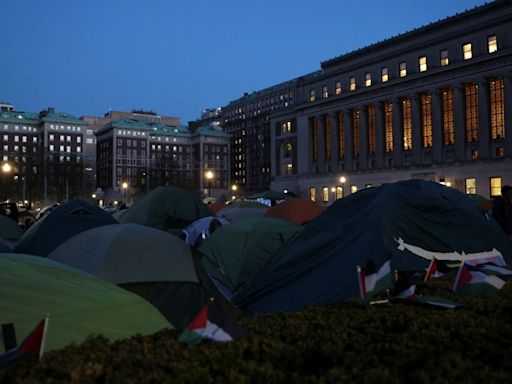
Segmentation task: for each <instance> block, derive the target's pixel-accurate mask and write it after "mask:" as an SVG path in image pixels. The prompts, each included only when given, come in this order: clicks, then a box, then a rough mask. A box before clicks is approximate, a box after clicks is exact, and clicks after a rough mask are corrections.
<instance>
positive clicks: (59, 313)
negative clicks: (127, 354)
mask: <svg viewBox="0 0 512 384" xmlns="http://www.w3.org/2000/svg"><path fill="white" fill-rule="evenodd" d="M46 314H48V315H49V317H50V322H49V326H48V332H47V337H46V343H45V350H46V351H48V350H52V349H58V348H62V347H64V346H66V345H68V344H70V343H81V342H83V341H85V340H86V339H87V338H88V337H89V336H91V335H103V336H105V337H107V338H108V339H110V340H116V339H122V338H127V337H130V336H133V335H136V334H142V335H150V334H153V333H155V332H158V331H159V330H161V329H164V328H172V326H171V325H170V324H169V322H168V321H167V320H166V319H165V318H164V317H163V316H162V315H161V314H160V313H159V312H158V311H157V310H156V309H155V308H153V306H152V305H151V304H149V303H148V302H146V301H145V300H144V299H142V298H140V297H139V296H137V295H135V294H133V293H130V292H128V291H126V290H124V289H121V288H119V287H116V286H115V285H113V284H111V283H108V282H106V281H102V280H99V279H96V278H94V277H92V276H90V275H87V274H85V273H83V272H80V271H78V270H75V269H73V268H70V267H67V266H65V265H62V264H59V263H57V262H54V261H52V260H48V259H45V258H41V257H35V256H29V255H23V254H0V322H1V323H2V324H3V323H14V326H15V329H16V336H17V339H18V342H21V341H22V340H23V339H24V338H25V337H26V336H27V335H28V334H29V333H30V332H31V331H32V330H33V329H34V327H35V326H36V325H37V324H38V323H39V322H40V321H41V320H42V319H43V318H44V317H45V316H46ZM0 351H1V352H0V353H3V352H4V346H3V342H2V343H0Z"/></svg>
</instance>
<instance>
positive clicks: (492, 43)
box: [487, 35, 498, 53]
mask: <svg viewBox="0 0 512 384" xmlns="http://www.w3.org/2000/svg"><path fill="white" fill-rule="evenodd" d="M497 50H498V40H497V39H496V35H492V36H489V37H488V38H487V52H489V53H494V52H496V51H497Z"/></svg>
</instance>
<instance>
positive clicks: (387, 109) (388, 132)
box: [384, 101, 393, 153]
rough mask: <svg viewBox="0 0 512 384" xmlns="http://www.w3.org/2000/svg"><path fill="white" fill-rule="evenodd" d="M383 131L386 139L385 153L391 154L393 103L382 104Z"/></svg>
mask: <svg viewBox="0 0 512 384" xmlns="http://www.w3.org/2000/svg"><path fill="white" fill-rule="evenodd" d="M384 131H385V139H386V152H387V153H389V152H393V103H391V102H389V101H386V102H385V103H384Z"/></svg>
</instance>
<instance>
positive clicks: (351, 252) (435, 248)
mask: <svg viewBox="0 0 512 384" xmlns="http://www.w3.org/2000/svg"><path fill="white" fill-rule="evenodd" d="M491 255H502V256H503V257H504V258H505V261H506V262H511V261H512V242H511V241H510V239H508V238H507V237H506V236H505V235H504V234H503V231H500V228H499V227H498V225H497V224H496V223H495V222H494V221H493V220H492V218H490V216H489V215H488V214H486V213H485V212H484V211H482V209H481V208H480V207H478V206H477V205H476V204H474V202H473V201H472V200H470V199H469V198H468V197H467V196H465V195H464V194H463V193H461V192H459V191H456V190H455V189H452V188H448V187H445V186H442V185H440V184H438V183H434V182H428V181H421V180H409V181H403V182H398V183H394V184H385V185H383V186H380V187H375V188H369V189H365V190H363V191H360V192H358V193H356V194H353V195H350V196H348V197H346V198H343V199H340V200H337V201H336V202H335V203H333V204H332V205H331V206H329V207H328V208H327V209H326V210H325V211H324V212H323V213H322V214H320V215H319V216H318V217H317V218H316V219H314V220H313V221H311V222H310V223H308V224H306V225H305V226H304V228H303V229H302V231H301V232H300V233H299V234H298V235H297V236H296V237H295V238H293V239H292V240H291V241H290V242H289V243H288V244H287V246H286V247H285V248H283V249H282V251H281V252H279V253H278V254H277V255H276V256H275V257H274V258H273V259H272V260H271V261H270V262H269V263H268V264H267V265H266V266H265V268H264V269H263V270H262V271H261V272H260V273H259V274H258V276H256V278H254V279H253V280H252V282H251V284H250V285H249V286H248V287H247V288H246V289H245V290H244V291H242V292H240V293H239V294H238V295H237V297H235V298H234V300H233V302H234V303H235V304H236V305H238V306H239V307H241V308H243V309H245V310H246V311H247V313H249V314H254V313H264V312H275V311H292V310H297V309H300V308H303V307H305V306H307V305H311V304H320V303H331V302H336V301H339V300H346V299H349V298H351V297H353V296H354V295H356V294H357V293H358V289H359V288H358V279H357V274H356V266H357V265H360V266H365V265H366V263H367V262H368V261H370V260H371V261H372V262H373V263H374V264H375V267H376V268H379V267H380V266H381V265H382V264H383V263H384V262H385V261H387V260H390V261H391V268H392V270H401V271H416V270H423V269H424V268H427V266H428V265H429V263H430V260H431V259H432V257H436V258H438V259H444V260H461V259H462V258H463V257H464V258H465V259H466V260H467V259H471V258H478V257H482V256H491Z"/></svg>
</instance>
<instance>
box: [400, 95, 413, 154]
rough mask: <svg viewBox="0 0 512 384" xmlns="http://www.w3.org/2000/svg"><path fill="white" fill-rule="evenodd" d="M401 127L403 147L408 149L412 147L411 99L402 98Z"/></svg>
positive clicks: (405, 149)
mask: <svg viewBox="0 0 512 384" xmlns="http://www.w3.org/2000/svg"><path fill="white" fill-rule="evenodd" d="M402 129H403V135H404V137H403V139H404V144H403V149H404V151H409V150H411V148H412V116H411V99H403V100H402Z"/></svg>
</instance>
